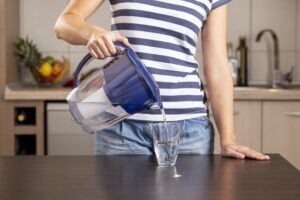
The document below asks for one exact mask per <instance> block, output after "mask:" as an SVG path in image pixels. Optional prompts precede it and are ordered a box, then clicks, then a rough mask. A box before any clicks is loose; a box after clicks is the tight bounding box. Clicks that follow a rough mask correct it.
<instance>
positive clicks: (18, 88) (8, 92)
mask: <svg viewBox="0 0 300 200" xmlns="http://www.w3.org/2000/svg"><path fill="white" fill-rule="evenodd" d="M70 91H71V88H60V87H56V88H51V87H44V88H40V87H25V86H23V85H21V84H10V85H8V86H7V87H6V89H5V99H6V100H65V99H66V97H67V95H68V93H69V92H70ZM234 99H235V100H300V88H298V89H296V88H294V89H271V88H266V87H235V88H234Z"/></svg>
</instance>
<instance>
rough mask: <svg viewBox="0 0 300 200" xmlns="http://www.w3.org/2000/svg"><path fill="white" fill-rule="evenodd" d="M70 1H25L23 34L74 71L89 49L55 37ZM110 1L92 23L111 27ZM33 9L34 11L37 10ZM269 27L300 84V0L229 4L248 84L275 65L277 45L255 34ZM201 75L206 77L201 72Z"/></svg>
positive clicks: (283, 63) (284, 65) (263, 78)
mask: <svg viewBox="0 0 300 200" xmlns="http://www.w3.org/2000/svg"><path fill="white" fill-rule="evenodd" d="M68 2H69V0H42V1H41V0H21V6H20V13H21V14H20V18H21V19H20V20H21V25H20V26H21V27H20V30H21V36H29V37H30V38H33V39H34V41H35V42H36V43H37V44H38V47H39V48H40V50H41V51H42V52H43V53H44V54H45V55H53V56H55V57H56V58H60V57H61V56H62V55H65V56H67V57H68V58H69V59H70V62H71V69H72V71H74V70H75V68H76V65H77V64H78V62H79V61H80V59H81V58H82V57H83V56H84V55H85V54H86V53H87V50H86V47H84V46H74V45H68V44H67V43H65V42H63V41H60V40H57V39H56V37H55V34H54V31H53V26H54V23H55V20H56V18H57V16H58V15H59V14H60V13H61V11H62V10H63V9H64V8H65V6H66V5H67V4H68ZM108 2H109V1H108V0H105V1H104V3H103V5H102V6H100V8H99V9H98V10H97V11H96V12H95V13H94V14H93V15H92V16H91V17H90V19H89V20H88V21H89V22H90V23H93V24H96V25H99V26H102V27H104V28H106V29H108V30H109V28H110V8H109V3H108ZM33 8H34V9H33ZM266 28H271V29H273V30H275V32H276V33H277V34H278V37H279V45H280V46H279V48H280V67H281V69H282V71H283V72H287V71H289V70H290V68H291V67H293V66H294V67H295V70H294V76H293V79H294V83H297V84H300V1H299V0H233V1H232V2H231V3H230V4H229V6H228V41H231V42H233V44H234V47H235V48H236V47H237V44H238V36H239V35H241V34H243V35H246V36H247V45H248V48H249V69H248V70H249V72H248V75H249V84H251V85H256V84H268V83H270V80H271V77H270V75H271V73H270V70H271V68H272V65H273V53H272V51H273V43H272V40H271V37H270V36H269V35H268V36H267V35H266V36H264V37H263V38H262V40H261V42H259V43H256V42H255V37H256V35H257V33H258V32H259V31H260V30H262V29H266ZM196 58H197V60H198V61H199V63H200V65H202V52H201V41H200V37H199V43H198V51H197V54H196ZM200 71H201V76H202V75H203V73H202V70H200Z"/></svg>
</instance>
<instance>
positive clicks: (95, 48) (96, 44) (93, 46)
mask: <svg viewBox="0 0 300 200" xmlns="http://www.w3.org/2000/svg"><path fill="white" fill-rule="evenodd" d="M113 41H119V42H122V43H123V44H125V45H126V46H128V47H131V45H130V43H129V42H128V39H127V38H125V37H123V36H120V35H117V34H115V33H112V32H106V33H104V34H103V35H99V36H96V35H92V36H91V38H90V40H89V42H88V44H87V47H88V50H89V52H90V53H91V55H92V56H93V57H95V58H101V59H104V58H105V57H108V56H112V55H115V54H116V53H117V51H116V48H115V45H114V43H113Z"/></svg>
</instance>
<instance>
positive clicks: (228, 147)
mask: <svg viewBox="0 0 300 200" xmlns="http://www.w3.org/2000/svg"><path fill="white" fill-rule="evenodd" d="M221 154H222V156H224V157H234V158H239V159H244V158H245V157H247V158H252V159H256V160H270V157H269V156H268V155H264V154H262V153H259V152H257V151H254V150H252V149H250V148H249V147H246V146H242V145H238V144H235V143H230V144H223V145H221Z"/></svg>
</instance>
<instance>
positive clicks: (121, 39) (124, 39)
mask: <svg viewBox="0 0 300 200" xmlns="http://www.w3.org/2000/svg"><path fill="white" fill-rule="evenodd" d="M116 41H119V42H122V43H123V44H125V45H126V46H127V47H131V45H130V43H129V42H128V39H127V38H126V37H122V36H117V38H116Z"/></svg>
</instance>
